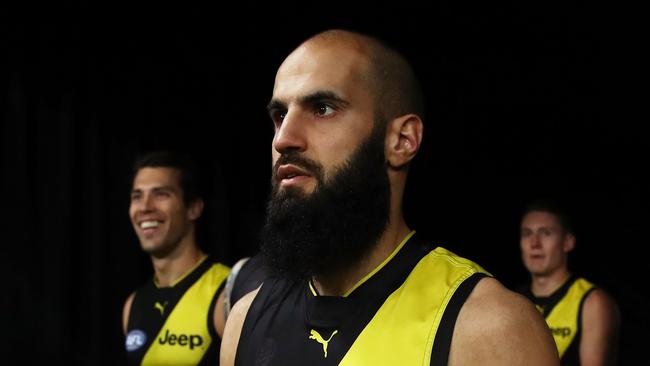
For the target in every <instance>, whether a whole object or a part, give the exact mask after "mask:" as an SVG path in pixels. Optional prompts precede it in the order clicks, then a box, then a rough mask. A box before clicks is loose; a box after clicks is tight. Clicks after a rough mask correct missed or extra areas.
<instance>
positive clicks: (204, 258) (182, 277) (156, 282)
mask: <svg viewBox="0 0 650 366" xmlns="http://www.w3.org/2000/svg"><path fill="white" fill-rule="evenodd" d="M207 258H208V256H207V255H204V256H203V258H201V259H199V261H198V262H197V263H196V264H195V265H194V266H193V267H192V268H190V269H188V270H187V271H185V273H184V274H183V275H182V276H180V277H179V278H177V279H176V281H174V282H172V284H171V285H169V286H160V284H158V279H157V278H156V275H154V276H153V284H154V285H155V286H156V288H165V287H174V286H176V285H177V284H178V283H179V282H181V281H182V280H183V279H185V277H187V276H189V274H190V273H192V272H194V270H195V269H197V268H198V267H199V266H200V265H201V263H203V261H205V260H206V259H207Z"/></svg>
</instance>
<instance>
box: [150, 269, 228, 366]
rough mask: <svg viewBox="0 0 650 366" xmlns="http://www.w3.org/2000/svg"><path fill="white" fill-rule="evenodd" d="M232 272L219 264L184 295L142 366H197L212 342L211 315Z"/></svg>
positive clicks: (154, 341) (152, 345) (153, 342)
mask: <svg viewBox="0 0 650 366" xmlns="http://www.w3.org/2000/svg"><path fill="white" fill-rule="evenodd" d="M229 271H230V269H229V268H228V267H226V266H224V265H223V264H220V263H215V264H213V265H212V267H210V269H208V270H207V271H206V272H205V273H204V274H203V275H202V276H201V278H199V279H198V280H197V281H196V282H195V283H194V284H193V285H192V286H191V287H190V288H189V289H188V290H187V291H186V292H185V294H184V295H183V297H182V298H181V299H180V300H179V302H178V304H176V306H175V307H174V310H172V312H171V313H170V314H169V317H168V318H167V320H166V321H165V324H164V325H163V326H162V328H161V329H160V332H159V333H158V335H157V336H156V338H155V339H153V341H152V342H151V346H150V347H149V349H148V350H147V353H146V354H145V356H144V358H143V359H142V363H141V365H143V366H154V365H156V366H161V365H178V366H182V365H188V366H189V365H197V364H198V363H199V362H200V361H201V359H202V358H203V355H204V354H205V352H206V351H207V350H208V347H209V346H210V344H211V343H212V336H211V335H210V331H209V325H208V322H211V321H212V316H211V314H208V311H209V309H210V305H211V302H212V299H213V298H214V295H215V292H216V291H217V289H218V288H219V286H221V284H222V283H223V281H225V280H226V278H227V277H228V273H229Z"/></svg>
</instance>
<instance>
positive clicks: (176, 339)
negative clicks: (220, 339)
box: [158, 329, 203, 349]
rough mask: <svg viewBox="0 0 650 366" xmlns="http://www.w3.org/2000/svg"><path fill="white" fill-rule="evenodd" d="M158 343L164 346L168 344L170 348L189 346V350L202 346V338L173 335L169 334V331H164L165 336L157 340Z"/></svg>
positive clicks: (191, 335)
mask: <svg viewBox="0 0 650 366" xmlns="http://www.w3.org/2000/svg"><path fill="white" fill-rule="evenodd" d="M158 343H160V344H162V345H164V344H169V345H170V346H175V345H179V346H182V347H185V346H189V347H190V349H194V347H199V346H200V345H202V344H203V338H201V336H200V335H198V334H190V335H187V334H181V335H176V334H174V333H171V334H170V333H169V329H166V330H165V335H164V336H163V338H158Z"/></svg>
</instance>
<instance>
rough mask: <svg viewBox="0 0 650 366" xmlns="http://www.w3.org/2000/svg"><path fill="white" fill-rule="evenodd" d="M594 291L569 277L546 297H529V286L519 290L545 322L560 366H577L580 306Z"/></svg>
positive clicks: (580, 281)
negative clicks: (555, 347)
mask: <svg viewBox="0 0 650 366" xmlns="http://www.w3.org/2000/svg"><path fill="white" fill-rule="evenodd" d="M594 288H595V287H594V285H593V284H592V283H591V282H589V281H587V280H585V279H584V278H579V277H576V276H571V277H570V278H569V279H568V280H567V281H566V282H565V283H564V284H563V285H562V286H561V287H560V288H559V289H557V290H556V291H555V292H554V293H553V294H551V295H550V296H548V297H537V296H535V295H533V293H532V291H531V289H530V287H526V288H524V289H523V290H522V291H521V292H522V293H523V294H524V295H525V296H526V297H527V298H528V299H530V300H531V301H532V302H533V303H534V304H535V306H536V307H537V310H539V311H540V312H541V313H542V315H543V316H544V318H545V319H546V324H548V326H549V328H551V332H552V333H553V338H554V339H555V345H556V346H557V350H558V352H559V354H560V360H561V364H562V365H564V366H569V365H580V355H579V347H580V328H581V326H580V325H581V321H582V304H583V303H584V301H585V299H586V298H587V295H589V293H590V292H591V291H592V290H593V289H594Z"/></svg>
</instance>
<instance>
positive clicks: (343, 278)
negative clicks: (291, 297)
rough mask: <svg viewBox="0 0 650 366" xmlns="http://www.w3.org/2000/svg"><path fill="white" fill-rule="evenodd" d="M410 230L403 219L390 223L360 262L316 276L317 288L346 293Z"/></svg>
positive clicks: (323, 292)
mask: <svg viewBox="0 0 650 366" xmlns="http://www.w3.org/2000/svg"><path fill="white" fill-rule="evenodd" d="M410 231H411V230H410V229H409V228H408V227H407V226H406V223H405V222H404V220H403V219H400V220H399V222H398V223H393V224H391V223H389V224H388V225H387V226H386V230H384V233H383V234H382V235H381V237H380V238H379V240H377V243H376V244H375V246H373V247H372V249H371V250H370V251H369V252H368V253H367V255H365V256H364V257H363V259H361V260H360V261H359V262H357V263H355V264H354V265H352V266H350V267H348V268H346V269H343V270H340V271H337V272H336V273H331V274H327V275H318V276H314V278H313V283H314V286H315V287H316V290H317V291H318V293H319V294H320V295H323V296H343V295H345V294H346V293H347V292H348V291H349V290H350V289H352V288H353V287H354V286H355V285H356V284H357V283H358V282H359V281H361V279H363V278H364V277H365V276H367V275H368V274H369V273H370V272H372V271H373V270H374V269H375V268H377V266H379V265H380V264H381V263H382V262H383V261H384V260H385V259H386V258H388V256H389V255H391V253H393V251H394V250H395V248H397V246H398V245H399V244H400V243H401V242H402V240H403V239H404V238H405V237H406V236H407V235H408V234H409V232H410Z"/></svg>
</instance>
